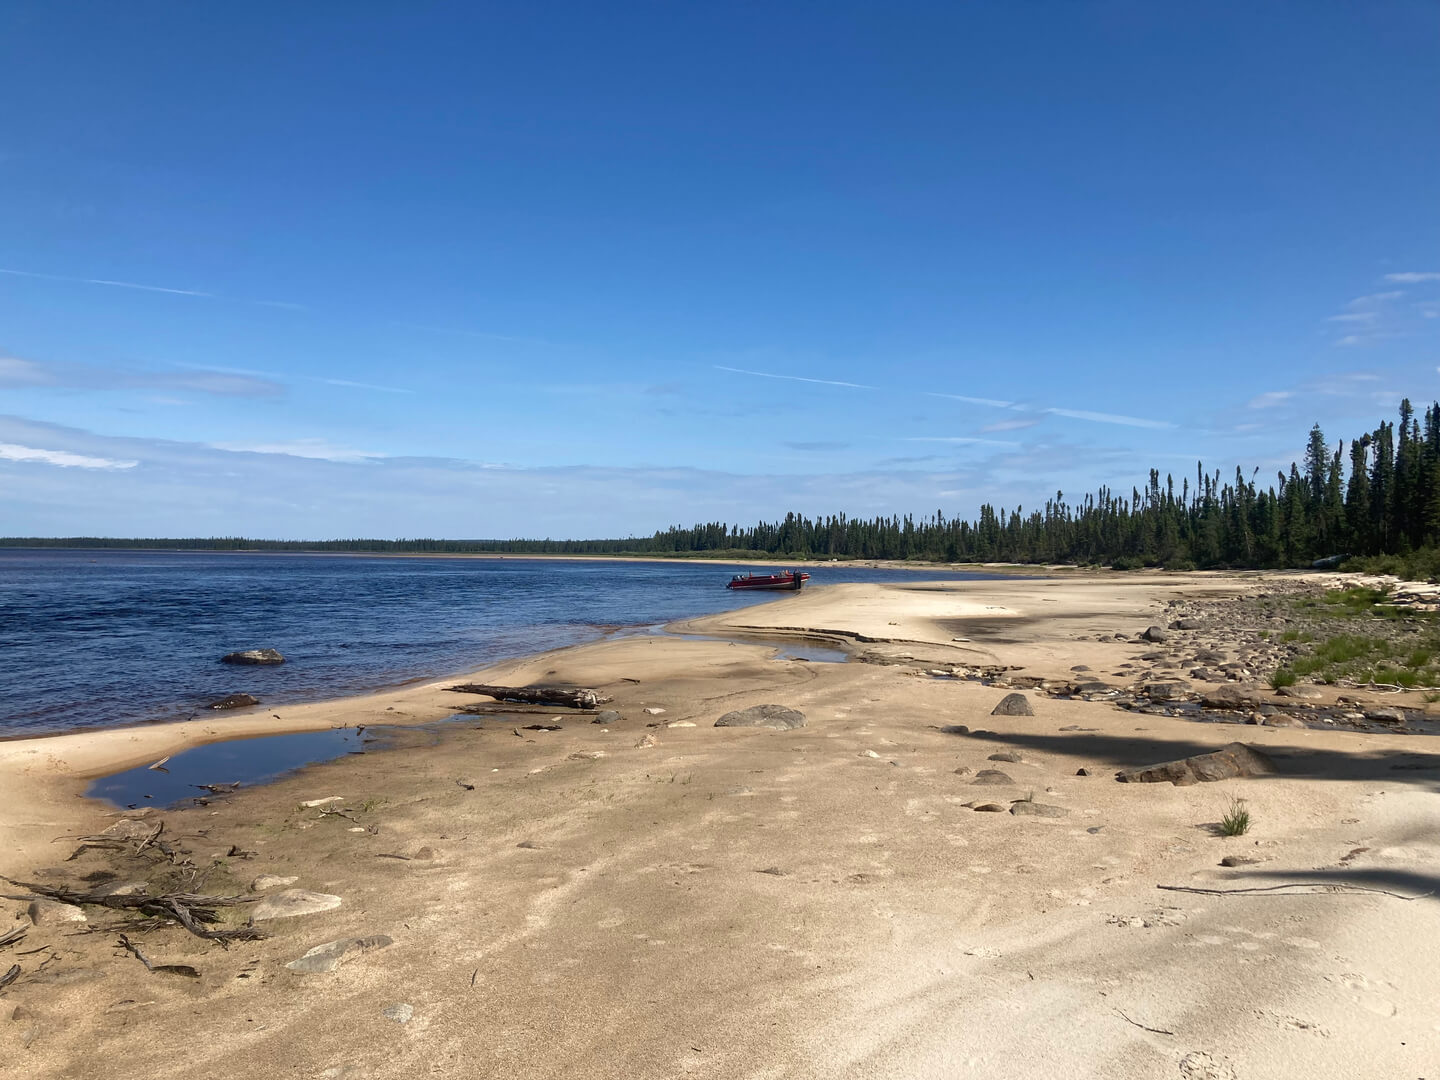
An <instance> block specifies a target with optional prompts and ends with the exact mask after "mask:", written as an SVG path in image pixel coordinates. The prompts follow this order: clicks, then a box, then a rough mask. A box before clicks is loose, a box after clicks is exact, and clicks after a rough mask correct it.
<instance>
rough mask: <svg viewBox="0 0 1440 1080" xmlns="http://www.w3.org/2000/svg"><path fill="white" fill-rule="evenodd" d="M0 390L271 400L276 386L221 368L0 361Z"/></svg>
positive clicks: (281, 390)
mask: <svg viewBox="0 0 1440 1080" xmlns="http://www.w3.org/2000/svg"><path fill="white" fill-rule="evenodd" d="M0 387H10V388H12V389H44V388H47V387H49V388H54V389H64V390H191V391H195V392H198V393H202V394H213V395H215V396H217V397H249V398H261V397H274V396H276V395H279V394H282V393H284V390H285V388H284V387H283V386H282V385H281V384H280V383H278V382H275V381H274V380H272V379H269V378H266V377H264V376H261V375H256V374H252V373H246V372H238V371H229V370H226V369H224V368H204V367H186V368H182V369H181V370H178V371H145V370H141V369H135V368H103V367H98V366H95V365H93V364H52V363H40V362H39V361H35V360H23V359H21V358H19V357H14V356H4V357H0Z"/></svg>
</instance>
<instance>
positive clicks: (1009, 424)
mask: <svg viewBox="0 0 1440 1080" xmlns="http://www.w3.org/2000/svg"><path fill="white" fill-rule="evenodd" d="M1043 419H1044V417H1041V416H1016V417H1014V418H1012V419H1010V420H996V421H995V423H993V424H986V425H985V426H984V427H982V428H981V429H980V430H981V431H1023V430H1024V429H1025V428H1032V427H1034V426H1035V425H1036V424H1039V423H1040V422H1041V421H1042V420H1043Z"/></svg>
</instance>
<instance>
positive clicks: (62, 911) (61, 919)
mask: <svg viewBox="0 0 1440 1080" xmlns="http://www.w3.org/2000/svg"><path fill="white" fill-rule="evenodd" d="M25 913H26V914H27V915H29V916H30V921H31V922H32V923H34V924H35V925H36V926H59V925H61V924H62V923H83V922H85V921H86V919H85V912H84V911H82V910H81V909H80V908H78V907H76V906H75V905H74V904H62V903H60V901H58V900H31V901H30V906H29V907H28V908H26V909H25Z"/></svg>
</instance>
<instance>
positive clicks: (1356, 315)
mask: <svg viewBox="0 0 1440 1080" xmlns="http://www.w3.org/2000/svg"><path fill="white" fill-rule="evenodd" d="M1379 317H1380V313H1379V312H1378V311H1350V312H1346V313H1345V314H1344V315H1331V316H1330V317H1329V318H1328V319H1326V320H1325V321H1326V322H1347V323H1368V322H1374V321H1375V320H1376V319H1378V318H1379Z"/></svg>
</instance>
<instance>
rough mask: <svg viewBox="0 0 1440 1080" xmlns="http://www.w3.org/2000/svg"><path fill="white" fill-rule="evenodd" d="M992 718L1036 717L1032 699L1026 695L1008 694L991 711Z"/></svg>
mask: <svg viewBox="0 0 1440 1080" xmlns="http://www.w3.org/2000/svg"><path fill="white" fill-rule="evenodd" d="M990 715H991V716H1034V715H1035V710H1034V709H1032V708H1031V707H1030V699H1029V698H1027V697H1026V696H1025V695H1024V694H1006V695H1005V696H1004V697H1003V698H1001V699H1000V704H998V705H996V706H995V708H993V709H991V710H990Z"/></svg>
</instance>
